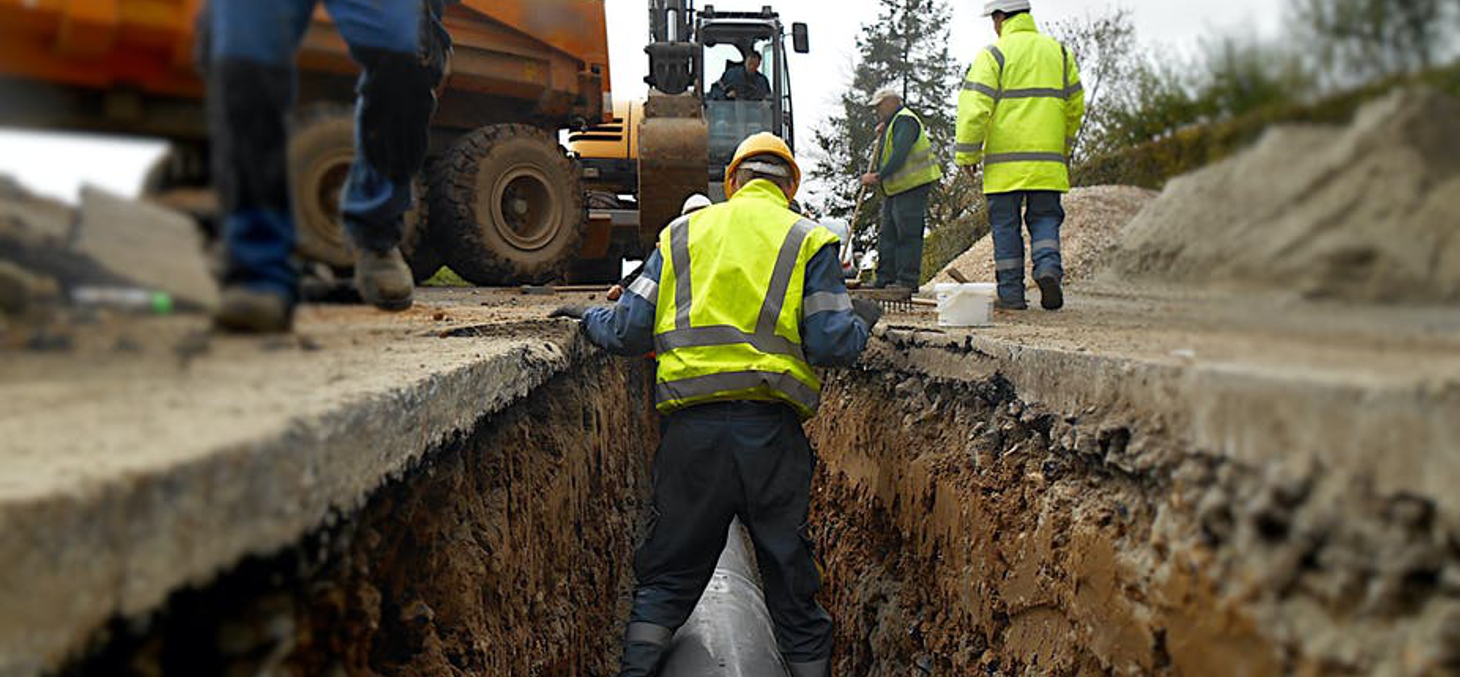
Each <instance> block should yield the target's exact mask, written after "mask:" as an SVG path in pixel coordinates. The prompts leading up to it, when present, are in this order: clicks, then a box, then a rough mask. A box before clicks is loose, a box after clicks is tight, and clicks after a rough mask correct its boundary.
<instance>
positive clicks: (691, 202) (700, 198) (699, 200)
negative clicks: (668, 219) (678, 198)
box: [679, 193, 714, 216]
mask: <svg viewBox="0 0 1460 677" xmlns="http://www.w3.org/2000/svg"><path fill="white" fill-rule="evenodd" d="M712 204H714V203H713V202H710V198H708V197H705V196H704V195H701V194H700V193H695V194H694V195H691V196H689V199H688V200H685V201H684V207H682V208H680V210H679V215H680V216H686V215H689V214H693V213H694V212H697V211H699V210H701V209H704V208H705V207H708V206H710V205H712Z"/></svg>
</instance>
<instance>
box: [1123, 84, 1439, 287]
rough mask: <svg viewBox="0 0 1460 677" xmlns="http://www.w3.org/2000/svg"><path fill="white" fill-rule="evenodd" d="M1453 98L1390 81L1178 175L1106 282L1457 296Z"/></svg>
mask: <svg viewBox="0 0 1460 677" xmlns="http://www.w3.org/2000/svg"><path fill="white" fill-rule="evenodd" d="M1457 151H1460V100H1457V99H1455V98H1453V97H1450V96H1447V95H1445V94H1443V93H1440V92H1438V91H1436V90H1432V89H1427V88H1419V89H1408V90H1401V91H1397V92H1395V93H1393V94H1391V95H1390V96H1388V97H1387V98H1385V99H1383V100H1380V101H1377V102H1375V103H1372V104H1370V105H1368V106H1367V107H1365V108H1364V109H1362V110H1361V111H1360V112H1359V114H1358V115H1357V117H1356V118H1355V120H1354V122H1353V123H1352V124H1351V125H1349V126H1348V127H1344V128H1341V127H1316V126H1287V127H1280V128H1277V129H1274V130H1273V131H1271V132H1269V133H1268V134H1267V135H1266V136H1265V137H1263V139H1262V141H1261V142H1259V143H1258V145H1257V146H1256V147H1254V148H1252V149H1251V150H1248V151H1246V152H1243V153H1241V154H1239V155H1236V156H1234V157H1232V158H1229V159H1228V160H1226V161H1224V162H1221V163H1218V164H1216V165H1212V166H1210V167H1207V168H1204V169H1202V170H1199V171H1197V172H1194V173H1192V174H1189V175H1187V176H1184V177H1181V178H1178V179H1176V180H1174V181H1172V182H1171V184H1170V185H1169V186H1167V188H1166V191H1165V192H1164V193H1162V195H1161V197H1160V198H1159V199H1157V200H1156V201H1155V202H1153V203H1152V204H1151V206H1150V207H1148V208H1147V209H1145V210H1144V211H1142V212H1141V214H1140V215H1139V216H1138V217H1137V218H1136V219H1135V220H1134V221H1132V222H1131V223H1130V225H1129V226H1128V227H1127V228H1126V229H1125V230H1124V232H1122V234H1121V238H1120V241H1119V243H1118V251H1117V253H1116V256H1115V257H1114V258H1113V259H1112V260H1111V266H1110V268H1109V270H1108V271H1106V272H1104V273H1102V279H1108V280H1111V281H1117V280H1120V281H1124V280H1136V281H1150V282H1157V283H1162V284H1169V283H1185V284H1190V285H1202V286H1207V287H1213V286H1215V287H1224V288H1228V289H1233V290H1240V289H1244V288H1245V289H1254V288H1257V289H1262V288H1266V289H1277V290H1291V291H1295V292H1297V293H1300V294H1302V295H1304V296H1307V297H1312V298H1331V299H1341V300H1347V301H1356V302H1381V301H1392V302H1409V303H1445V304H1453V303H1460V217H1457V216H1456V215H1457V214H1460V152H1457Z"/></svg>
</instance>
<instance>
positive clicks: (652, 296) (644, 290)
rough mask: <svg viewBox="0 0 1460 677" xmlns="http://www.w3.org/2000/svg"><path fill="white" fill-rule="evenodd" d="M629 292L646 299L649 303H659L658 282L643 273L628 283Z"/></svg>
mask: <svg viewBox="0 0 1460 677" xmlns="http://www.w3.org/2000/svg"><path fill="white" fill-rule="evenodd" d="M629 293H630V294H633V295H634V296H637V297H639V298H641V299H644V300H645V301H648V302H649V305H658V304H659V283H658V282H655V281H653V280H651V279H649V278H647V277H644V276H643V275H640V276H639V279H637V280H634V283H633V284H631V285H629Z"/></svg>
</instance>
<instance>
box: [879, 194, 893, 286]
mask: <svg viewBox="0 0 1460 677" xmlns="http://www.w3.org/2000/svg"><path fill="white" fill-rule="evenodd" d="M896 282H897V220H896V216H895V215H894V214H893V212H892V199H891V198H887V197H884V198H882V222H881V223H880V224H878V227H877V280H876V285H877V286H879V287H885V286H887V285H890V284H895V283H896Z"/></svg>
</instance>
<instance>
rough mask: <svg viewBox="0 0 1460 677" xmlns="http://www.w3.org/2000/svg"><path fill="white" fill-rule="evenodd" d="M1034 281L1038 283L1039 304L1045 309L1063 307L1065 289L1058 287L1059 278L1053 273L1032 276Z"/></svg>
mask: <svg viewBox="0 0 1460 677" xmlns="http://www.w3.org/2000/svg"><path fill="white" fill-rule="evenodd" d="M1034 283H1035V284H1038V285H1039V305H1040V306H1042V307H1043V308H1044V309H1045V310H1059V309H1060V308H1063V307H1065V291H1064V289H1062V288H1061V287H1060V279H1059V278H1058V277H1055V276H1053V275H1046V276H1044V277H1037V278H1034Z"/></svg>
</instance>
